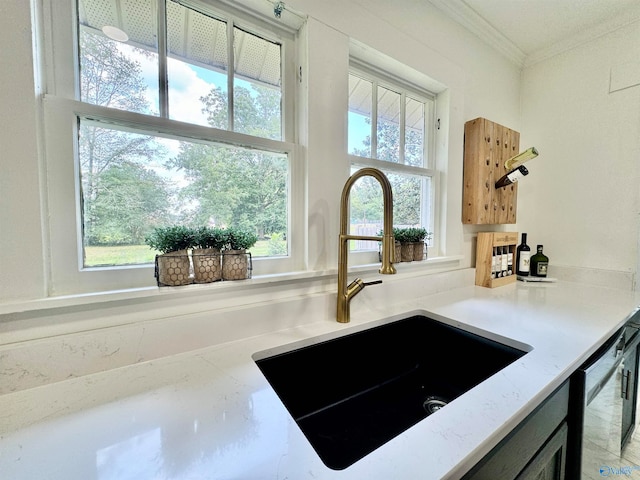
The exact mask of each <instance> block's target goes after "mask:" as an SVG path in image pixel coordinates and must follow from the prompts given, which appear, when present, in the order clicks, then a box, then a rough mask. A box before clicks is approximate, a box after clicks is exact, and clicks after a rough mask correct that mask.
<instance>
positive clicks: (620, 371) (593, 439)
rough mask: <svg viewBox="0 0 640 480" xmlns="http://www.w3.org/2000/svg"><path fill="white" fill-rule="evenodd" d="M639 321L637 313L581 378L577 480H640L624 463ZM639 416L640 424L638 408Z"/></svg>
mask: <svg viewBox="0 0 640 480" xmlns="http://www.w3.org/2000/svg"><path fill="white" fill-rule="evenodd" d="M639 316H640V313H639V312H638V311H637V310H636V312H634V315H632V316H631V317H630V320H629V321H628V322H627V323H626V324H625V326H623V327H622V328H620V329H619V330H618V331H617V332H616V333H615V334H614V335H613V336H611V338H610V339H609V340H607V341H606V342H605V343H604V345H603V346H602V347H600V348H599V349H598V351H597V352H596V353H594V354H593V355H592V356H591V357H590V358H589V359H588V360H587V361H586V362H585V363H584V364H583V365H582V366H581V367H580V369H578V371H577V372H576V376H575V379H576V382H575V384H574V385H575V386H572V388H573V394H574V395H575V396H574V400H573V401H572V403H573V405H575V406H577V411H576V412H574V413H575V414H576V416H575V418H576V421H575V424H574V425H575V429H576V432H577V436H576V443H577V444H578V445H579V447H578V448H577V449H576V460H575V462H574V463H575V466H576V468H577V469H579V470H580V476H579V477H578V476H577V475H575V477H574V478H581V479H582V480H595V479H602V478H603V477H608V476H620V475H622V476H628V475H630V474H631V473H634V474H635V475H638V476H639V477H640V466H638V465H635V464H632V463H631V462H629V461H627V460H625V459H624V458H623V446H624V443H625V442H626V441H628V438H629V434H630V433H631V432H630V431H629V430H628V429H629V426H628V425H627V426H626V427H623V415H624V411H625V408H628V405H626V404H628V403H629V398H630V396H631V398H633V399H635V396H634V395H633V392H631V391H630V390H631V386H632V385H635V381H634V382H631V380H632V379H631V373H630V370H629V369H625V361H627V362H629V361H630V359H631V356H630V355H625V353H626V352H627V351H630V349H631V348H632V347H633V348H634V349H635V348H637V345H638V341H640V336H639V335H638V330H637V326H636V327H633V324H634V323H635V324H637V323H638V317H639ZM634 351H635V350H634ZM633 358H634V359H635V358H636V357H635V356H634V357H633ZM635 361H637V360H635ZM634 371H635V369H634ZM634 404H635V402H634ZM633 416H634V421H635V407H634V415H633ZM631 428H633V425H632V426H631ZM623 430H626V431H625V432H624V436H623Z"/></svg>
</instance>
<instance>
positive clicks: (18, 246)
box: [0, 0, 45, 301]
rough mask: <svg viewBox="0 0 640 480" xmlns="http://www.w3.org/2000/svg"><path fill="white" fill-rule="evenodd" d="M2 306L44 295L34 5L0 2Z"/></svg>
mask: <svg viewBox="0 0 640 480" xmlns="http://www.w3.org/2000/svg"><path fill="white" fill-rule="evenodd" d="M0 44H2V48H0V65H2V69H1V71H0V301H11V300H14V299H20V298H38V297H42V296H44V295H45V282H44V279H45V269H44V259H43V238H42V237H43V231H42V220H41V218H42V217H41V216H42V210H41V202H42V199H43V197H42V195H43V192H42V189H41V182H40V180H41V177H40V175H39V161H38V152H37V143H38V135H37V129H36V121H37V120H36V118H37V117H36V94H35V87H34V75H33V56H32V48H31V16H30V10H29V2H25V1H23V0H5V1H3V2H0Z"/></svg>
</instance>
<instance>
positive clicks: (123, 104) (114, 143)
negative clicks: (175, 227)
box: [79, 30, 170, 245]
mask: <svg viewBox="0 0 640 480" xmlns="http://www.w3.org/2000/svg"><path fill="white" fill-rule="evenodd" d="M140 53H141V54H143V53H142V51H140ZM80 54H81V59H80V92H81V98H82V100H83V101H85V102H88V103H92V104H96V105H101V106H104V107H111V108H118V109H122V110H128V111H133V112H139V113H151V112H150V106H149V102H148V100H147V98H146V95H145V91H146V84H145V83H144V79H143V76H142V69H141V66H140V63H139V62H137V61H135V60H132V59H131V58H129V57H128V56H127V55H126V54H125V53H123V52H121V51H120V50H119V49H118V47H117V44H116V43H115V42H113V41H111V40H109V39H107V38H105V37H102V36H100V35H94V34H91V33H87V32H86V31H84V30H81V31H80ZM163 154H164V149H163V148H162V147H161V146H160V145H159V144H158V143H157V142H156V141H155V139H154V138H153V137H151V136H147V135H138V134H131V133H128V132H125V131H119V130H115V129H112V128H105V127H102V126H100V125H99V124H98V123H95V122H90V121H88V120H84V119H83V120H82V121H81V125H80V135H79V158H80V168H81V179H82V194H83V229H84V237H85V244H86V245H99V244H140V243H142V241H143V238H144V234H145V233H147V232H148V231H150V229H151V228H152V227H153V226H154V225H155V224H156V223H157V217H158V216H159V215H166V214H167V209H166V207H163V206H162V205H161V204H159V202H158V201H157V199H159V198H165V199H166V198H167V197H168V196H169V194H170V192H169V185H168V183H167V182H165V181H162V179H160V178H159V177H158V175H157V174H155V173H154V172H153V171H151V170H149V169H148V168H146V167H145V165H147V164H148V163H149V160H150V159H153V158H157V157H158V156H161V155H163ZM158 208H160V210H158Z"/></svg>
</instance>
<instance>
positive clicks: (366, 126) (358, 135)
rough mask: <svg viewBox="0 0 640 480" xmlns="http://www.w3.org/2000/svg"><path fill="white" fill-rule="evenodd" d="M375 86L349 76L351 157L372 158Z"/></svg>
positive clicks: (356, 77)
mask: <svg viewBox="0 0 640 480" xmlns="http://www.w3.org/2000/svg"><path fill="white" fill-rule="evenodd" d="M372 101H373V84H372V83H371V82H370V81H368V80H365V79H363V78H360V77H358V76H356V75H351V74H350V75H349V119H348V121H349V128H348V129H349V147H348V149H349V150H348V151H349V153H350V154H351V155H358V156H360V157H371V105H372Z"/></svg>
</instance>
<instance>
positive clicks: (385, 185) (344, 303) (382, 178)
mask: <svg viewBox="0 0 640 480" xmlns="http://www.w3.org/2000/svg"><path fill="white" fill-rule="evenodd" d="M365 176H370V177H373V178H375V179H376V180H377V181H378V182H379V183H380V186H381V187H382V197H383V202H384V219H383V221H384V226H383V230H382V237H372V236H358V235H349V196H350V195H351V187H352V186H353V184H354V183H355V182H356V180H358V179H359V178H361V177H365ZM349 240H373V241H381V242H382V265H381V266H380V273H382V274H385V275H389V274H394V273H396V269H395V267H394V266H393V259H394V258H393V257H394V250H395V247H394V239H393V192H392V190H391V183H390V182H389V179H388V178H387V177H386V175H385V174H384V173H382V172H381V171H380V170H378V169H377V168H363V169H361V170H358V171H357V172H356V173H354V174H353V175H351V177H349V179H348V180H347V182H346V183H345V185H344V188H343V189H342V197H341V200H340V238H339V241H338V244H339V246H338V248H339V251H338V310H337V320H338V322H340V323H347V322H349V320H350V308H349V305H350V302H351V299H352V298H353V297H355V296H356V295H357V294H358V293H359V292H360V291H361V290H362V289H363V288H364V286H365V284H364V283H363V282H362V280H360V279H359V278H357V279H356V280H354V281H353V282H352V284H351V285H350V286H347V265H348V255H349Z"/></svg>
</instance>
